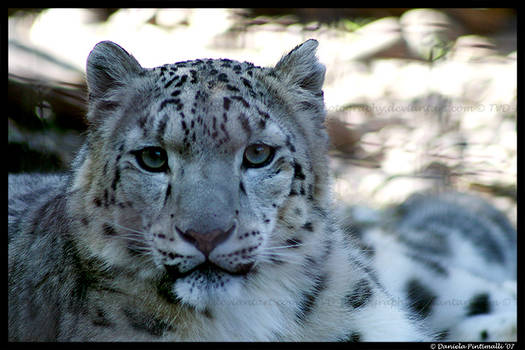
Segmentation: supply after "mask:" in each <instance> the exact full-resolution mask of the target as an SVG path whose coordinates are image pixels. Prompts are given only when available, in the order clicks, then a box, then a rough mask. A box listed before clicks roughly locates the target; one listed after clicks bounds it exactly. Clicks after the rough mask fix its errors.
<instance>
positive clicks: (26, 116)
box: [7, 8, 517, 223]
mask: <svg viewBox="0 0 525 350" xmlns="http://www.w3.org/2000/svg"><path fill="white" fill-rule="evenodd" d="M516 17H517V14H516V11H515V10H513V9H439V10H436V9H407V8H395V9H389V8H385V9H366V8H360V9H307V8H301V9H294V8H279V9H267V8H265V9H259V8H253V9H190V8H185V9H117V8H107V9H44V8H38V9H27V8H25V9H17V8H10V9H8V72H9V76H8V111H7V114H8V142H9V144H8V147H9V148H8V153H9V156H10V161H9V168H8V170H9V172H11V173H18V172H35V171H39V172H57V171H64V170H66V169H67V168H68V167H69V164H70V162H71V160H72V158H73V157H74V154H75V152H76V151H77V149H78V148H79V147H80V145H81V144H82V142H83V139H84V133H85V130H86V127H87V125H86V120H85V118H84V114H85V110H86V85H85V81H84V69H85V62H86V58H87V56H88V54H89V52H90V50H91V49H92V48H93V46H94V45H95V44H96V43H97V42H99V41H102V40H112V41H115V42H117V43H118V44H120V45H121V46H122V47H124V48H125V49H126V50H127V51H128V52H130V53H132V54H133V55H134V56H135V58H137V60H138V61H139V62H140V63H141V64H142V66H143V67H154V66H158V65H162V64H165V63H174V62H177V61H182V60H187V59H194V58H230V59H235V60H240V61H249V62H253V63H255V64H256V65H259V66H271V65H273V64H275V63H276V62H277V61H278V60H279V58H280V57H281V56H282V55H283V54H285V53H287V52H288V51H290V50H291V49H292V48H293V47H295V46H296V45H298V44H299V43H301V42H303V41H305V40H307V39H309V38H315V39H317V40H318V41H319V43H320V45H319V48H318V57H319V59H320V61H321V62H323V63H324V64H325V65H326V67H327V74H326V82H325V88H324V92H325V98H326V107H327V112H328V114H327V121H326V126H327V128H328V131H329V133H330V136H331V138H332V149H331V151H330V154H331V166H332V168H333V170H334V173H335V179H334V191H335V193H336V195H337V197H338V199H339V200H340V202H341V203H342V204H343V206H342V207H345V205H350V204H352V205H354V204H363V205H370V206H373V207H378V208H381V207H384V206H388V205H391V204H395V203H399V202H400V201H402V200H404V199H405V198H406V197H407V196H409V195H410V194H412V193H414V192H418V191H423V190H433V191H441V190H444V189H450V188H452V189H457V190H460V191H467V192H474V193H477V194H479V195H481V196H484V197H487V198H489V199H490V200H491V202H492V203H494V204H495V205H496V206H498V207H499V208H500V209H501V210H503V211H505V212H506V213H507V214H508V215H509V217H510V218H511V220H512V221H513V222H514V223H515V222H516V176H517V153H516V152H517V149H516V148H517V135H516V117H517V114H516V99H517V62H516V61H517V52H516V50H517V49H516V47H517V42H516V41H517V39H516V32H517V30H516Z"/></svg>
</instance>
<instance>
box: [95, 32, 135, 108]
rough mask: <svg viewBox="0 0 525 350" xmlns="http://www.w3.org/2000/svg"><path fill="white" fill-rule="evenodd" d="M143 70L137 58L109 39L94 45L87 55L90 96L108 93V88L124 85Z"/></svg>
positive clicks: (97, 96) (96, 96) (100, 95)
mask: <svg viewBox="0 0 525 350" xmlns="http://www.w3.org/2000/svg"><path fill="white" fill-rule="evenodd" d="M141 71H143V68H142V67H141V66H140V64H139V63H138V62H137V60H136V59H135V58H134V57H133V56H131V55H130V54H129V53H128V52H127V51H126V50H124V49H123V48H122V47H120V46H119V45H117V44H115V43H114V42H111V41H102V42H100V43H98V44H97V45H95V47H94V48H93V50H92V51H91V53H90V54H89V56H88V59H87V66H86V75H87V84H88V89H89V95H90V98H100V97H104V96H107V95H108V92H109V91H110V90H113V89H115V88H118V87H120V86H123V85H125V83H126V82H127V81H128V80H129V79H130V78H131V77H132V76H134V75H137V74H139V73H140V72H141Z"/></svg>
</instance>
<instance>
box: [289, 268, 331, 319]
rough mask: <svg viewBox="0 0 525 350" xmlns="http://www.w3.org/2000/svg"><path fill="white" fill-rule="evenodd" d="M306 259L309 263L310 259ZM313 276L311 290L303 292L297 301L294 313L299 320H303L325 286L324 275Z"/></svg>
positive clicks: (325, 278)
mask: <svg viewBox="0 0 525 350" xmlns="http://www.w3.org/2000/svg"><path fill="white" fill-rule="evenodd" d="M307 261H308V262H309V263H308V265H311V264H312V263H311V259H310V260H308V258H307ZM314 277H315V280H316V281H315V284H314V286H313V287H312V290H310V291H307V292H304V293H303V295H302V298H301V301H300V303H299V310H298V311H297V313H296V317H297V318H298V319H299V320H301V321H305V320H306V317H308V315H309V314H310V313H311V312H312V311H313V308H314V306H315V303H316V302H317V299H318V298H319V295H320V294H321V292H322V291H323V290H324V289H325V288H326V282H327V279H328V277H327V276H326V275H319V276H314Z"/></svg>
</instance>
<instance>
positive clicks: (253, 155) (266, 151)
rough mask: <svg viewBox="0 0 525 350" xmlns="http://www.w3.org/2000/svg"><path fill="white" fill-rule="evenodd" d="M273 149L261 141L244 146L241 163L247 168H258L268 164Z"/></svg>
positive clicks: (273, 152) (271, 157) (273, 151)
mask: <svg viewBox="0 0 525 350" xmlns="http://www.w3.org/2000/svg"><path fill="white" fill-rule="evenodd" d="M274 154H275V149H274V148H273V147H270V146H268V145H265V144H263V143H257V144H253V145H250V146H248V147H246V150H245V151H244V160H243V163H244V165H245V166H246V167H248V168H260V167H263V166H265V165H267V164H269V163H270V162H271V161H272V159H273V155H274Z"/></svg>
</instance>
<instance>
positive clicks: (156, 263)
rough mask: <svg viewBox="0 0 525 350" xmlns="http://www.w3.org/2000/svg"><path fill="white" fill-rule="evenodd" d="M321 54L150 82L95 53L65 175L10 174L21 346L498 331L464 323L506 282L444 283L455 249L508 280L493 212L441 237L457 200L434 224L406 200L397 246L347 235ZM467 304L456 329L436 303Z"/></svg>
mask: <svg viewBox="0 0 525 350" xmlns="http://www.w3.org/2000/svg"><path fill="white" fill-rule="evenodd" d="M317 46H318V42H317V41H316V40H313V39H310V40H308V41H306V42H304V43H302V44H300V45H298V46H297V47H295V48H294V49H293V50H292V51H290V52H289V53H288V54H286V55H284V56H283V57H282V58H281V59H280V60H279V61H278V63H277V64H276V65H275V66H272V67H259V66H256V65H254V64H252V63H248V62H239V61H235V60H230V59H195V60H189V61H183V62H177V63H174V64H165V65H163V66H160V67H155V68H144V67H142V66H141V65H140V64H139V63H138V61H137V60H136V59H135V58H134V57H133V56H132V55H130V54H129V53H128V52H127V51H125V50H124V49H123V48H121V47H120V46H119V45H117V44H115V43H113V42H109V41H104V42H100V43H98V44H97V45H96V46H95V47H94V49H93V50H92V51H91V53H90V54H89V56H88V59H87V67H86V78H87V84H88V98H87V105H88V112H87V121H88V123H89V127H88V131H87V136H86V142H85V144H84V145H83V146H82V147H81V149H80V150H79V151H78V153H77V156H76V158H75V160H74V161H73V163H72V164H71V170H70V171H69V172H67V173H64V174H52V175H46V174H21V175H10V176H9V181H8V182H9V188H8V191H9V206H8V207H9V213H8V215H9V216H8V221H9V229H8V244H9V248H8V337H9V340H11V341H340V342H358V341H430V340H435V339H457V340H461V339H462V337H465V338H466V337H467V336H473V337H477V338H480V337H481V338H483V335H484V336H485V339H484V340H491V339H493V338H494V337H498V336H499V334H500V333H494V332H493V328H490V327H489V326H491V325H492V324H493V323H492V322H489V323H488V325H487V327H485V328H483V330H476V331H475V332H470V331H469V328H468V322H470V321H471V320H474V322H475V324H476V325H477V324H479V322H476V317H481V316H491V313H490V311H492V310H493V309H494V308H495V306H494V302H495V301H498V300H499V299H494V300H493V299H492V298H499V297H500V295H496V294H493V292H494V293H495V292H496V291H498V289H497V288H495V287H494V288H492V289H490V286H491V284H490V283H489V282H488V281H490V282H491V283H492V284H494V285H495V284H497V283H499V282H502V281H503V277H504V276H501V277H502V280H501V281H494V280H492V276H493V274H492V273H490V274H489V276H488V277H486V278H485V279H483V280H484V281H485V280H486V281H487V282H486V283H485V284H483V283H482V282H479V283H478V284H477V285H476V286H475V288H469V286H468V285H465V283H463V281H461V280H460V279H461V278H462V277H461V276H459V275H457V276H456V275H455V273H454V272H450V271H451V270H452V269H453V268H454V267H455V266H456V261H455V260H454V259H455V258H458V259H459V258H461V254H462V253H461V252H460V251H459V248H458V250H457V251H453V250H451V249H449V250H446V247H448V248H450V245H452V244H455V243H456V241H454V240H456V239H458V240H460V241H458V242H460V243H461V244H463V245H464V247H466V249H467V248H468V249H470V250H468V252H470V253H472V254H473V255H475V256H477V260H476V264H475V265H476V266H477V267H478V270H479V271H480V273H483V272H484V271H487V272H488V270H486V269H484V268H483V266H491V267H492V268H493V271H494V274H497V272H496V271H497V270H498V268H499V269H500V270H502V271H503V270H504V271H506V274H505V276H506V277H509V278H508V279H509V280H512V277H513V276H514V275H513V273H514V272H513V270H508V269H507V268H508V266H507V265H508V264H510V262H511V259H512V256H511V255H507V254H506V252H507V251H509V250H510V251H512V249H513V247H512V239H515V232H514V231H513V230H512V228H509V229H508V230H505V229H503V228H501V227H500V226H498V225H496V224H494V223H493V222H492V221H491V219H490V217H496V214H494V213H493V211H491V210H492V209H491V208H490V209H487V208H484V207H483V208H481V209H479V215H471V217H470V219H471V220H472V221H471V222H469V223H468V225H470V226H468V227H467V228H469V230H467V231H463V230H462V226H461V225H460V224H457V225H455V226H454V225H449V226H447V224H446V219H447V218H448V217H449V216H450V215H451V216H453V217H456V216H454V215H455V214H460V215H459V216H458V219H457V220H459V221H460V223H461V220H462V219H461V217H462V216H461V213H459V211H456V212H455V213H454V208H455V207H452V204H450V203H448V204H447V203H445V202H444V203H445V204H444V206H445V207H446V208H449V209H450V208H452V209H450V210H449V212H447V213H442V212H440V211H437V213H438V214H437V216H432V215H430V216H428V215H427V214H418V212H419V211H418V210H420V209H421V207H422V206H420V205H418V204H414V205H412V206H411V205H410V203H408V204H406V206H405V209H406V210H405V212H404V214H403V213H402V212H403V211H402V210H400V211H399V213H400V214H399V215H398V216H399V217H400V219H399V220H398V223H399V224H398V226H397V227H396V228H394V229H392V230H394V231H395V230H397V231H399V232H404V234H403V235H397V234H388V232H390V231H389V229H388V228H384V229H381V230H380V233H378V232H377V230H373V229H365V228H363V227H361V229H362V232H361V231H359V232H360V234H357V232H358V230H357V229H358V228H360V226H359V225H358V224H357V223H358V220H356V225H355V227H356V229H354V231H352V230H351V231H352V232H350V233H349V232H347V230H345V229H344V228H343V225H342V224H341V220H340V219H339V218H338V217H337V215H336V214H335V210H334V200H333V194H332V190H331V175H330V170H329V162H328V156H327V150H328V147H329V140H328V136H327V132H326V130H325V127H324V119H325V115H326V111H325V105H324V97H323V90H322V86H323V82H324V77H325V67H324V66H323V65H322V64H321V63H320V62H319V60H318V59H317V57H316V49H317ZM429 201H430V202H432V203H433V201H434V199H430V200H429ZM454 205H456V206H460V207H463V206H467V207H468V204H466V203H461V205H460V204H454ZM412 207H414V208H415V209H414V210H412ZM479 207H480V206H479ZM473 210H475V209H473ZM430 212H432V213H436V211H432V210H430ZM487 212H488V213H489V214H490V215H492V216H490V215H489V214H487ZM411 213H415V214H411ZM449 214H450V215H449ZM412 215H413V216H412ZM425 215H426V216H425ZM439 216H440V217H439ZM483 218H486V220H485V221H483V220H481V221H480V220H478V219H483ZM498 218H499V219H500V217H498ZM443 220H444V221H443ZM500 221H501V220H500ZM443 222H444V223H443ZM438 224H439V225H441V226H439V225H438ZM432 225H434V226H432ZM438 226H439V230H438V229H436V227H438ZM429 227H430V228H429ZM447 227H448V228H447ZM441 228H442V230H441ZM478 229H479V230H484V231H482V233H480V234H479V235H477V236H472V237H470V238H469V235H470V234H477V232H478V231H476V230H478ZM440 230H441V231H440ZM447 230H448V231H447ZM487 230H489V231H490V232H486V231H487ZM397 231H395V232H397ZM493 231H494V232H493ZM418 232H419V233H420V236H418ZM447 232H448V233H447ZM498 234H501V237H500V236H497V237H495V236H494V235H498ZM382 235H384V236H385V237H383V236H382ZM513 235H514V236H513ZM426 236H428V240H427V239H426V238H425V237H426ZM489 236H490V238H493V240H492V241H490V243H487V242H485V241H483V239H485V238H489ZM393 238H396V239H395V242H394V243H395V244H394V245H395V246H394V245H392V246H391V247H388V246H386V248H384V247H382V246H381V243H385V242H391V241H393ZM398 238H399V239H398ZM403 238H404V239H403ZM509 242H510V243H509ZM365 245H368V246H369V247H372V246H373V247H374V248H373V249H375V250H374V252H375V254H370V252H371V251H372V248H369V249H367V248H365ZM427 251H428V252H434V253H435V254H434V255H432V254H427V255H425V254H420V253H422V252H427ZM388 254H390V256H388ZM397 254H399V255H397ZM493 255H494V256H496V257H495V258H494V259H492V257H493ZM502 256H503V257H502ZM374 257H375V260H374ZM429 257H431V258H432V259H433V260H431V259H430V258H429ZM443 271H445V272H443ZM437 276H439V277H440V278H441V280H440V282H439V283H436V282H435V281H436V279H437ZM451 276H452V277H454V278H452V279H451ZM469 276H471V277H472V278H471V280H473V279H475V278H474V277H476V275H475V273H474V272H472V273H470V274H469ZM447 277H449V279H447ZM514 277H515V276H514ZM479 279H480V280H482V277H479ZM514 279H515V278H514ZM505 280H506V279H505ZM444 281H447V282H444ZM456 283H457V285H456ZM511 289H512V288H511ZM456 290H458V291H460V293H459V294H458V295H459V296H458V298H461V299H462V300H467V301H469V302H468V303H467V305H461V306H459V307H456V309H455V310H457V312H455V313H454V315H453V318H452V319H450V317H449V318H447V316H448V314H449V312H448V311H447V310H449V309H450V307H449V308H448V309H446V308H445V307H444V306H443V305H438V304H439V303H438V301H444V299H443V298H445V299H446V298H450V296H451V295H452V296H453V295H454V293H455V291H456ZM501 293H503V292H501ZM501 293H500V294H501ZM509 295H511V296H510V297H508V296H507V295H505V297H508V299H509V300H510V303H511V304H512V303H514V304H512V305H515V296H514V299H512V294H511V293H510V292H509ZM439 298H442V299H439ZM512 305H511V306H509V310H511V307H512ZM502 313H503V311H502V312H500V313H498V314H502ZM505 315H506V314H505ZM505 320H506V321H509V322H508V324H506V326H505V327H503V328H505V330H508V329H509V328H512V327H513V324H512V317H510V318H509V317H507V318H505ZM465 322H467V323H465ZM465 324H466V325H467V326H464V327H463V328H461V327H462V325H465ZM489 328H490V329H489ZM463 329H466V333H467V335H465V334H464V333H461V330H463ZM482 332H485V333H482ZM440 337H441V338H440Z"/></svg>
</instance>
